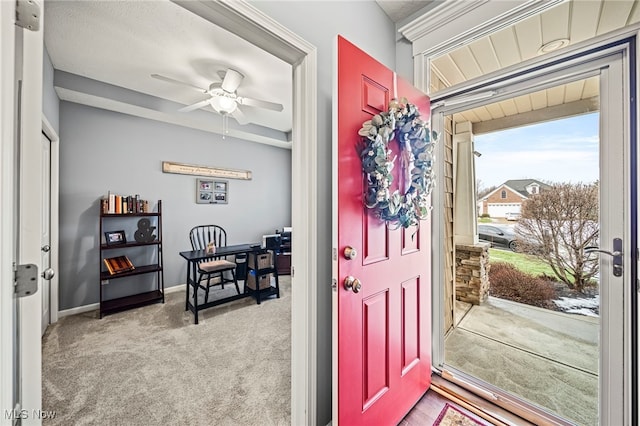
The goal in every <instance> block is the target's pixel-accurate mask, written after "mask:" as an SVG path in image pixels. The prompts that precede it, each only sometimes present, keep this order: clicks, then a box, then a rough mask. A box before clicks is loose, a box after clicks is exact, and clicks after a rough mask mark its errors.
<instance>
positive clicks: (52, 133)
mask: <svg viewBox="0 0 640 426" xmlns="http://www.w3.org/2000/svg"><path fill="white" fill-rule="evenodd" d="M42 132H43V133H44V134H45V135H46V136H47V137H48V138H49V140H50V141H51V181H50V184H51V200H50V206H51V212H50V216H49V217H50V221H51V225H50V227H49V240H50V242H49V246H50V247H51V259H50V265H51V268H52V269H53V271H54V272H55V275H54V276H53V278H52V279H51V280H50V281H49V285H50V290H51V293H50V296H49V318H50V323H51V324H54V323H56V322H58V308H59V300H58V297H59V296H58V295H59V282H60V281H59V280H60V279H59V277H58V271H59V270H60V269H59V267H58V262H59V256H60V253H59V251H58V250H59V245H60V228H59V223H60V206H59V203H60V201H59V194H60V137H59V136H58V133H57V132H56V130H55V129H54V128H53V126H52V125H51V123H50V122H49V120H47V117H45V115H44V114H42Z"/></svg>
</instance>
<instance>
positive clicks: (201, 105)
mask: <svg viewBox="0 0 640 426" xmlns="http://www.w3.org/2000/svg"><path fill="white" fill-rule="evenodd" d="M209 99H210V98H209ZM209 99H205V100H204V101H200V102H196V103H195V104H192V105H189V106H186V107H184V108H180V109H179V110H178V111H179V112H189V111H194V110H196V109H198V108H204V107H206V106H207V105H209Z"/></svg>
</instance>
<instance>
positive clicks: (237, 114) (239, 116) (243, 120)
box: [231, 108, 249, 125]
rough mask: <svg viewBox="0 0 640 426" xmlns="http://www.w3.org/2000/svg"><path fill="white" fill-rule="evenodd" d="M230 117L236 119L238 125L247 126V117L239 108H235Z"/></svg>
mask: <svg viewBox="0 0 640 426" xmlns="http://www.w3.org/2000/svg"><path fill="white" fill-rule="evenodd" d="M231 116H232V117H233V118H235V119H236V121H237V122H238V124H243V125H244V124H249V120H247V117H246V116H245V115H244V113H243V112H242V110H240V108H236V109H235V111H233V112H232V113H231Z"/></svg>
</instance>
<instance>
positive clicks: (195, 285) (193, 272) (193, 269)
mask: <svg viewBox="0 0 640 426" xmlns="http://www.w3.org/2000/svg"><path fill="white" fill-rule="evenodd" d="M191 263H192V264H193V265H192V267H191V275H192V276H193V280H192V282H193V305H194V308H195V311H196V313H195V317H196V324H198V283H196V279H197V278H196V277H197V276H198V275H197V274H198V272H197V270H196V267H197V265H196V262H191Z"/></svg>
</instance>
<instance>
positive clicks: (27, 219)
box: [0, 2, 43, 425]
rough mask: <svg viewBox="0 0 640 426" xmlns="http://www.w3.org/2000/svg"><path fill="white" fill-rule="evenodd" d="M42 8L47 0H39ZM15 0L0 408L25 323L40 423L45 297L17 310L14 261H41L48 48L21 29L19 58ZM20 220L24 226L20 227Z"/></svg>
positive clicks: (11, 5)
mask: <svg viewBox="0 0 640 426" xmlns="http://www.w3.org/2000/svg"><path fill="white" fill-rule="evenodd" d="M37 3H38V4H39V6H40V11H42V4H41V3H40V2H37ZM15 16H16V12H15V2H0V53H1V56H2V58H3V60H2V63H1V66H0V91H1V93H2V96H0V98H1V100H0V124H1V126H0V129H1V135H2V139H1V140H0V142H1V145H0V150H1V151H0V152H1V154H2V156H1V158H2V160H1V163H0V187H1V189H2V195H1V196H0V203H1V207H2V208H1V209H0V215H1V220H0V265H1V268H2V269H1V271H0V274H1V275H2V280H1V281H0V283H1V286H2V287H1V289H0V293H1V294H0V296H1V297H0V320H1V324H2V325H1V326H0V333H1V336H2V345H3V350H2V351H0V366H1V367H0V403H1V405H0V408H1V409H2V415H3V422H6V421H9V419H7V418H5V417H4V413H5V411H4V410H11V409H13V408H14V407H13V400H14V396H15V395H14V391H13V383H12V378H13V371H14V367H15V366H14V360H13V355H14V351H16V350H17V349H16V347H15V342H13V330H14V329H15V328H16V327H19V338H18V339H19V345H20V346H19V347H20V350H19V354H20V358H19V363H20V370H19V371H20V376H19V381H20V391H19V392H20V393H19V395H17V398H18V401H19V403H20V406H19V408H21V409H23V410H26V413H29V415H28V416H27V417H26V418H23V419H22V424H24V425H39V424H41V420H40V419H39V418H38V417H37V416H33V415H31V413H33V412H34V411H33V410H40V409H41V408H42V404H41V402H42V390H41V387H42V377H41V365H42V364H41V339H40V318H41V313H42V310H41V302H42V301H41V297H40V295H39V294H37V293H35V294H33V295H31V296H27V297H24V298H21V299H20V300H19V302H18V303H19V315H18V317H17V318H15V317H14V315H13V307H12V306H13V305H12V303H13V300H14V286H13V282H14V273H13V270H14V266H13V265H14V261H16V263H19V264H29V263H31V264H35V265H39V264H40V242H39V239H40V237H39V235H40V234H41V230H40V227H41V223H42V222H41V220H40V207H39V205H40V199H41V196H40V186H41V173H39V172H40V160H41V148H40V146H39V145H40V140H41V139H40V138H41V128H42V126H41V119H40V115H41V111H42V54H43V31H42V28H40V30H38V31H29V30H18V31H21V33H20V34H21V38H22V42H21V44H22V55H20V57H21V58H22V62H21V63H18V58H16V54H17V53H18V52H17V51H16V50H15V43H16V28H17V27H16V26H15ZM20 70H22V71H21V74H22V81H23V85H22V97H21V111H20V115H21V126H20V129H17V130H16V131H17V132H19V133H20V158H19V162H20V171H19V174H18V170H16V164H15V163H14V159H15V155H16V154H17V153H16V152H15V149H14V140H15V137H16V135H15V132H14V123H15V119H16V117H17V114H18V111H17V108H16V104H15V102H16V99H15V97H14V90H15V89H14V88H15V78H16V77H18V76H19V75H18V76H17V75H16V74H15V72H20ZM16 181H19V182H20V192H21V194H20V195H21V196H20V206H19V209H20V210H19V211H20V217H19V218H18V217H16V216H15V215H14V196H15V195H16V194H15V185H16ZM18 224H19V229H18ZM16 236H18V238H19V240H20V249H19V252H18V259H15V258H14V253H15V251H14V247H15V246H14V244H15V237H16Z"/></svg>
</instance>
